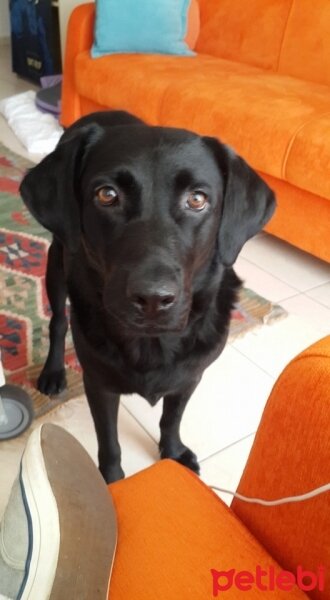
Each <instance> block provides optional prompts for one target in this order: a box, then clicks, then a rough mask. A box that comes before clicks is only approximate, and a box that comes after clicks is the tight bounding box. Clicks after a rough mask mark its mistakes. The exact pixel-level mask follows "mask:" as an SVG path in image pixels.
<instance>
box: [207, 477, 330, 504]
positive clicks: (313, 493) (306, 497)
mask: <svg viewBox="0 0 330 600" xmlns="http://www.w3.org/2000/svg"><path fill="white" fill-rule="evenodd" d="M209 487H211V488H212V489H213V490H217V491H218V492H225V493H226V494H231V495H232V496H235V498H238V499H239V500H243V501H244V502H250V503H254V504H262V505H263V506H277V505H279V504H287V503H289V502H302V501H303V500H309V498H313V497H314V496H318V495H319V494H324V492H329V491H330V483H326V484H325V485H321V486H320V487H318V488H315V489H314V490H311V491H310V492H307V493H306V494H300V495H298V496H287V497H286V498H278V499H277V500H263V499H262V498H250V497H249V496H243V495H242V494H239V493H238V492H232V491H231V490H225V489H223V488H219V487H217V486H215V485H210V486H209Z"/></svg>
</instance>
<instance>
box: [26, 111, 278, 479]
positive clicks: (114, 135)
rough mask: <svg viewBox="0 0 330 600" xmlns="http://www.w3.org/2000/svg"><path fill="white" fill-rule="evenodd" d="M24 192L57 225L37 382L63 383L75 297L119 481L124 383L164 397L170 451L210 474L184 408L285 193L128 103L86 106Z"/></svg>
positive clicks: (96, 409) (106, 467)
mask: <svg viewBox="0 0 330 600" xmlns="http://www.w3.org/2000/svg"><path fill="white" fill-rule="evenodd" d="M20 189H21V194H22V197H23V200H24V202H25V203H26V205H27V207H28V208H29V209H30V211H31V213H32V214H33V215H34V217H35V218H36V219H37V220H38V221H39V222H40V223H41V224H42V225H43V226H44V227H46V228H47V229H48V230H50V231H51V232H52V233H53V242H52V244H51V246H50V249H49V255H48V268H47V277H46V284H47V292H48V296H49V301H50V305H51V308H52V313H53V316H52V318H51V321H50V328H49V330H50V349H49V354H48V357H47V360H46V363H45V366H44V368H43V371H42V373H41V375H40V377H39V380H38V387H39V390H40V391H42V392H43V393H45V394H48V395H51V394H56V393H59V392H60V391H61V390H63V389H64V387H65V385H66V382H65V370H64V338H65V333H66V330H67V320H66V316H65V310H64V307H65V300H66V296H67V295H68V296H69V298H70V302H71V327H72V333H73V338H74V343H75V348H76V352H77V355H78V358H79V361H80V363H81V366H82V369H83V378H84V386H85V390H86V395H87V399H88V402H89V406H90V409H91V413H92V416H93V419H94V423H95V429H96V434H97V438H98V445H99V467H100V471H101V473H102V474H103V476H104V478H105V480H106V481H107V482H111V481H115V480H117V479H119V478H121V477H123V476H124V472H123V470H122V468H121V451H120V445H119V442H118V436H117V414H118V406H119V398H120V394H132V393H134V392H137V393H139V394H141V395H142V396H144V398H145V399H146V400H147V401H148V402H150V404H152V405H154V404H156V402H158V400H159V399H160V398H163V399H164V400H163V401H164V406H163V413H162V418H161V420H160V430H161V437H160V444H159V449H160V455H161V457H162V458H165V457H170V458H173V459H175V460H177V461H178V462H180V463H182V464H184V465H186V466H187V467H189V468H190V469H192V470H193V471H195V472H199V465H198V462H197V457H196V455H195V454H194V453H193V452H192V451H191V450H190V449H189V448H187V446H185V445H184V444H183V442H182V441H181V438H180V433H179V428H180V421H181V417H182V414H183V411H184V409H185V406H186V404H187V402H188V400H189V398H190V396H191V394H192V393H193V391H194V389H195V388H196V386H197V384H198V382H199V381H200V379H201V377H202V374H203V371H204V369H205V368H206V367H207V366H208V365H209V364H210V363H211V362H212V361H214V359H215V358H216V357H217V356H218V355H219V354H220V353H221V352H222V350H223V348H224V346H225V343H226V339H227V335H228V326H229V321H230V312H231V309H232V306H233V303H234V301H235V299H236V296H237V291H238V289H239V287H240V284H241V282H240V280H239V279H238V277H237V276H236V275H235V273H234V271H233V268H232V265H233V264H234V262H235V260H236V258H237V255H238V253H239V252H240V250H241V248H242V246H243V244H244V243H245V242H246V241H247V240H248V239H249V238H251V237H252V236H253V235H254V234H256V233H257V232H258V231H260V229H261V228H262V227H263V226H264V225H265V224H266V223H267V221H268V220H269V219H270V217H271V215H272V214H273V211H274V208H275V200H274V195H273V193H272V191H271V190H270V189H269V188H268V186H267V185H266V184H265V183H264V181H263V180H262V179H260V177H259V176H258V175H257V174H256V173H255V172H254V171H253V170H252V169H251V168H250V167H249V166H248V165H247V164H246V162H244V160H243V159H242V158H240V157H239V156H237V155H236V154H235V153H234V152H233V151H232V150H231V149H229V148H228V147H226V146H225V145H223V144H221V143H220V142H219V141H217V140H216V139H214V138H210V137H201V136H199V135H196V134H194V133H191V132H189V131H185V130H181V129H174V128H162V127H151V126H148V125H146V124H145V123H143V122H142V121H140V120H139V119H137V118H135V117H133V116H132V115H130V114H128V113H125V112H122V111H115V112H111V111H109V112H104V113H95V114H92V115H89V116H88V117H84V118H82V119H80V120H79V121H77V122H76V123H75V124H74V125H73V126H72V127H70V128H69V129H68V130H67V131H66V132H65V133H64V135H63V137H62V138H61V140H60V143H59V144H58V146H57V148H56V149H55V150H54V152H52V153H51V154H50V155H49V156H47V157H46V158H45V159H44V160H43V161H42V162H41V163H40V164H38V165H37V166H36V167H34V168H33V169H31V170H30V172H29V173H28V174H27V175H26V176H25V178H24V180H23V182H22V184H21V188H20Z"/></svg>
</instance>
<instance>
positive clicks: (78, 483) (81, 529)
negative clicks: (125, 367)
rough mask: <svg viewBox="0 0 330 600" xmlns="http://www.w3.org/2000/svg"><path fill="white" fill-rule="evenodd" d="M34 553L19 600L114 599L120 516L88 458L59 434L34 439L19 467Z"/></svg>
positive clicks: (51, 428)
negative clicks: (111, 591) (112, 582)
mask: <svg viewBox="0 0 330 600" xmlns="http://www.w3.org/2000/svg"><path fill="white" fill-rule="evenodd" d="M21 487H22V495H23V500H24V502H25V507H26V510H27V514H28V520H29V534H30V544H29V546H30V548H29V554H28V559H27V572H26V575H25V579H24V581H23V584H22V586H21V592H20V594H19V595H18V597H17V598H18V599H19V600H48V599H50V600H66V599H70V600H97V599H101V598H102V599H106V598H108V593H109V581H110V577H111V571H112V566H113V561H114V556H115V551H116V544H117V522H116V514H115V509H114V506H113V503H112V500H111V497H110V495H109V492H108V489H107V486H106V484H105V483H104V480H103V478H102V476H101V475H100V473H99V471H98V469H97V468H96V466H95V464H94V463H93V461H92V459H91V458H90V456H89V455H88V454H87V452H86V451H85V450H84V449H83V447H82V446H81V445H80V444H79V442H78V441H77V440H76V439H75V438H74V437H73V436H72V435H70V434H69V433H67V432H66V431H65V430H64V429H62V428H61V427H58V426H56V425H52V424H45V425H42V426H41V427H39V428H38V429H36V430H35V431H34V432H33V433H32V435H31V436H30V438H29V440H28V443H27V446H26V449H25V451H24V455H23V457H22V467H21Z"/></svg>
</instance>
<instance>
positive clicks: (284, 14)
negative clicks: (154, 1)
mask: <svg viewBox="0 0 330 600" xmlns="http://www.w3.org/2000/svg"><path fill="white" fill-rule="evenodd" d="M198 1H199V5H200V20H201V28H200V34H199V39H198V42H197V46H196V50H197V52H201V53H203V54H211V55H213V56H219V57H222V58H225V59H227V60H233V61H239V62H244V63H247V64H250V65H253V66H256V67H260V68H262V69H268V70H272V71H277V72H279V73H283V74H286V75H291V76H293V77H298V78H300V79H306V80H308V81H314V82H317V83H324V84H328V85H329V84H330V1H329V0H198Z"/></svg>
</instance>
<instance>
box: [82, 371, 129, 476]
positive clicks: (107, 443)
mask: <svg viewBox="0 0 330 600" xmlns="http://www.w3.org/2000/svg"><path fill="white" fill-rule="evenodd" d="M84 385H85V391H86V396H87V400H88V404H89V408H90V410H91V413H92V417H93V420H94V425H95V431H96V436H97V441H98V448H99V451H98V459H99V469H100V471H101V474H102V475H103V477H104V479H105V481H106V483H111V482H112V481H117V479H122V478H123V477H125V473H124V471H123V469H122V468H121V464H120V462H121V450H120V445H119V442H118V432H117V420H118V408H119V400H120V395H119V394H114V393H112V392H109V391H108V389H107V388H106V387H105V386H103V385H100V384H99V383H98V381H97V376H96V377H92V376H90V375H89V376H87V375H86V374H85V373H84Z"/></svg>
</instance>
